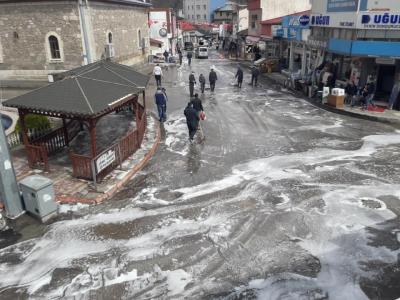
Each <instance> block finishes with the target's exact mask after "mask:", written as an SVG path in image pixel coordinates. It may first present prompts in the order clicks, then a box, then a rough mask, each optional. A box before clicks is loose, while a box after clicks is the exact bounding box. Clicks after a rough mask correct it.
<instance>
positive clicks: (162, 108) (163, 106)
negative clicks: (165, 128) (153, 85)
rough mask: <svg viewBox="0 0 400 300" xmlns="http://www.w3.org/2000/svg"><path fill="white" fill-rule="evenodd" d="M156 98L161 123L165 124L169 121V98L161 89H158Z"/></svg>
mask: <svg viewBox="0 0 400 300" xmlns="http://www.w3.org/2000/svg"><path fill="white" fill-rule="evenodd" d="M164 90H165V89H164ZM154 98H155V102H156V105H157V110H158V119H159V121H160V122H161V123H162V122H165V121H166V120H167V96H166V94H165V92H163V90H162V88H161V87H158V88H157V91H156V94H155V95H154Z"/></svg>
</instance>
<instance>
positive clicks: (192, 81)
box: [189, 72, 196, 98]
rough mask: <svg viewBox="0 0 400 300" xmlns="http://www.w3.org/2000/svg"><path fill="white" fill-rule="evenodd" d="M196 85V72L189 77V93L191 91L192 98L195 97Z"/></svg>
mask: <svg viewBox="0 0 400 300" xmlns="http://www.w3.org/2000/svg"><path fill="white" fill-rule="evenodd" d="M195 84H196V77H194V72H192V73H190V75H189V91H190V98H192V97H193V94H194V85H195Z"/></svg>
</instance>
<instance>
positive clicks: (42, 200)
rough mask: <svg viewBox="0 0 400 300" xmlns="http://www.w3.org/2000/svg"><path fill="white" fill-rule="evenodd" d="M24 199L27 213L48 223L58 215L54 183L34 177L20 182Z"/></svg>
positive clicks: (41, 177) (37, 176) (40, 177)
mask: <svg viewBox="0 0 400 300" xmlns="http://www.w3.org/2000/svg"><path fill="white" fill-rule="evenodd" d="M19 185H20V188H21V192H22V197H23V199H24V203H25V209H26V211H27V212H29V213H31V214H32V215H34V216H36V217H38V218H39V219H40V220H41V221H42V222H46V221H47V220H48V219H50V218H51V217H52V216H54V215H56V214H57V208H58V205H57V203H56V201H55V195H54V187H53V181H51V180H50V179H48V178H46V177H43V176H39V175H33V176H28V177H26V178H24V179H23V180H21V181H20V182H19Z"/></svg>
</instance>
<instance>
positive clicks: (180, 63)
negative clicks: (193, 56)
mask: <svg viewBox="0 0 400 300" xmlns="http://www.w3.org/2000/svg"><path fill="white" fill-rule="evenodd" d="M178 55H179V65H180V66H182V58H183V54H182V51H181V49H179V50H178Z"/></svg>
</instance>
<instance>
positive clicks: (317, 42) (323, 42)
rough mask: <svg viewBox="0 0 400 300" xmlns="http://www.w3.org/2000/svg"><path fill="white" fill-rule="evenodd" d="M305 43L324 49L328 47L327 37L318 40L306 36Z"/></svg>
mask: <svg viewBox="0 0 400 300" xmlns="http://www.w3.org/2000/svg"><path fill="white" fill-rule="evenodd" d="M307 45H309V46H310V47H311V48H316V49H326V48H328V40H327V39H323V40H322V39H321V40H320V39H316V38H315V37H312V36H310V37H309V38H308V41H307Z"/></svg>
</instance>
